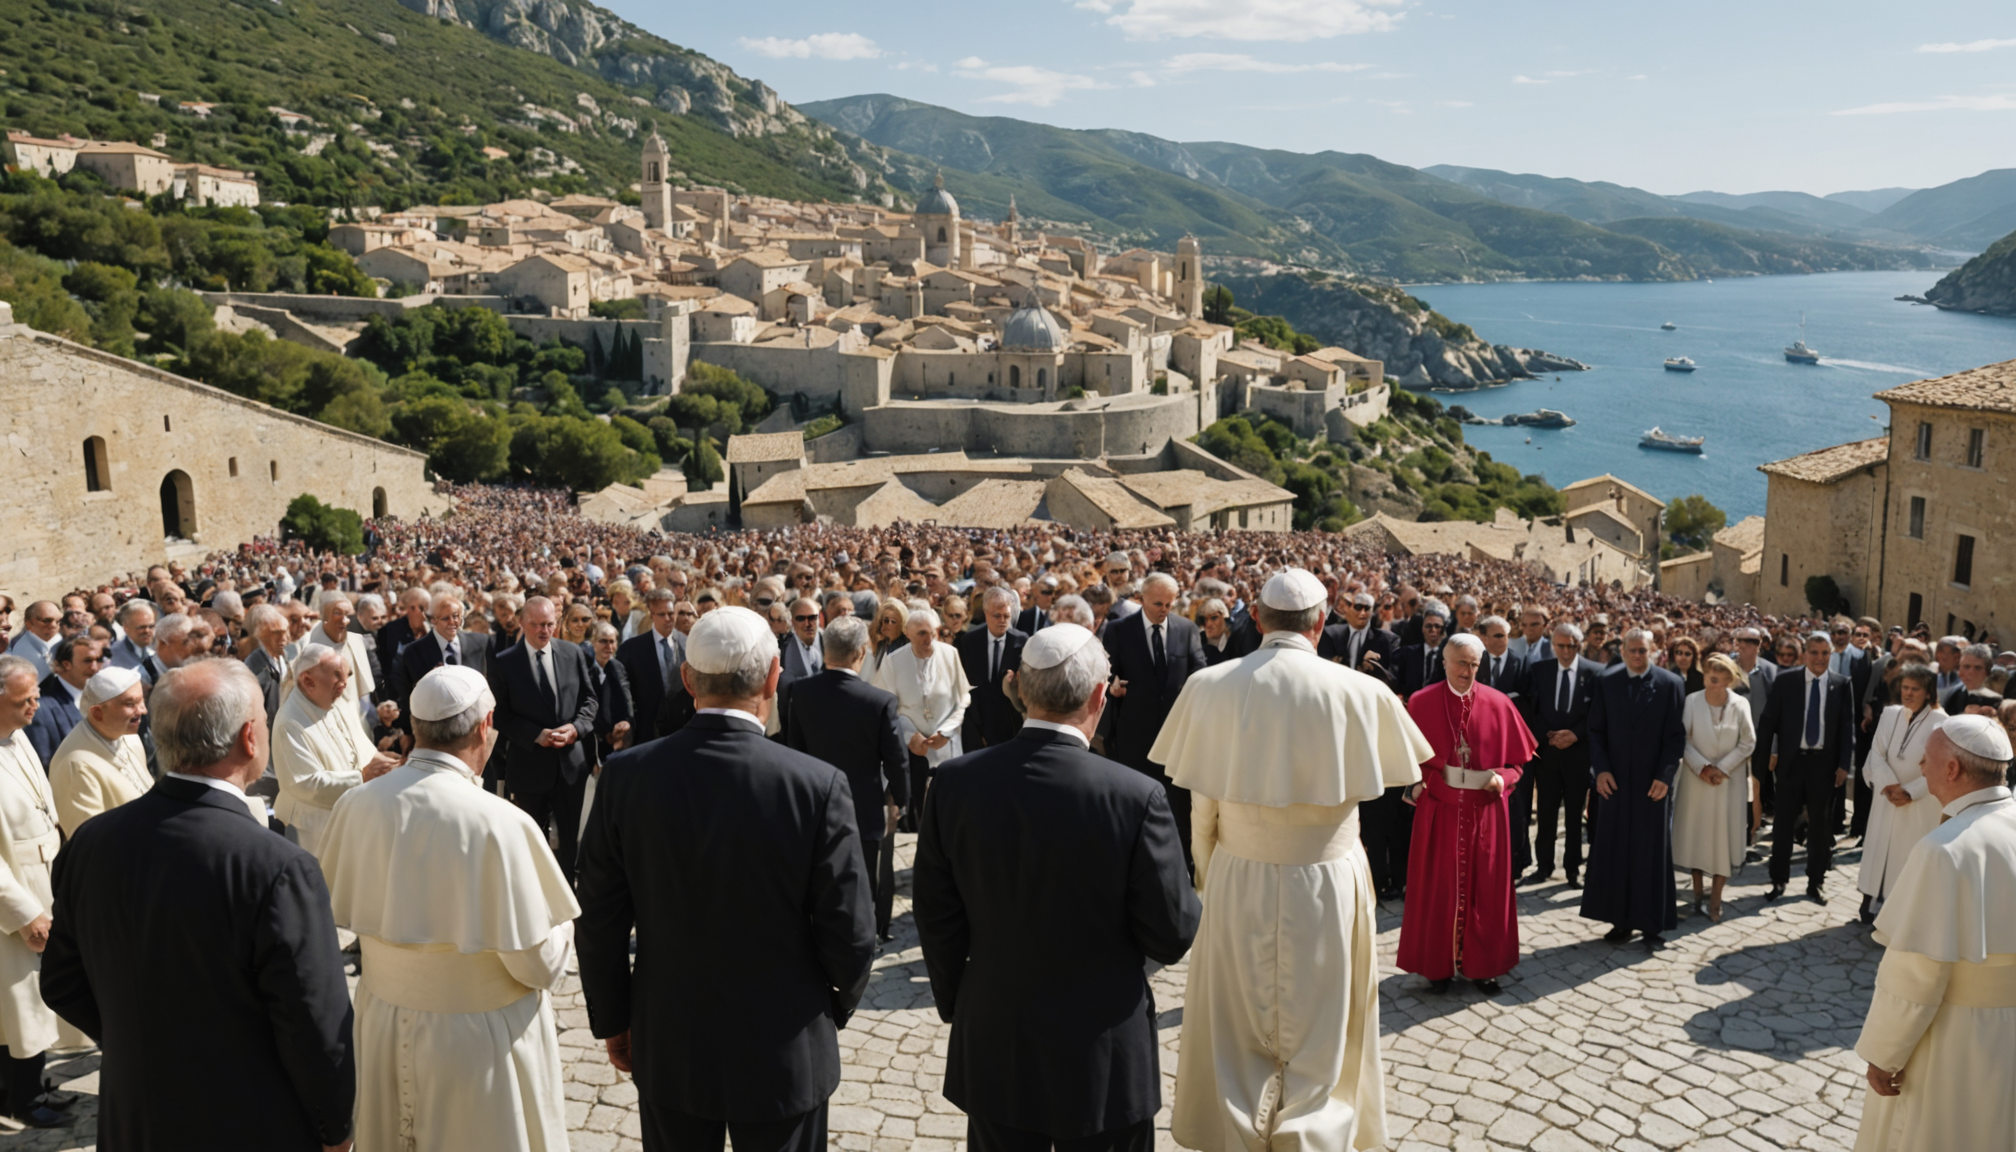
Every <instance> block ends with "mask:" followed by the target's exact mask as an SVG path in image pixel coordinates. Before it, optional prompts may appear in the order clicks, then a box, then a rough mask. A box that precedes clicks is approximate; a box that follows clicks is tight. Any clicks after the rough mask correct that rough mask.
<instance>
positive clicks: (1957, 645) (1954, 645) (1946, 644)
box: [1938, 636, 1967, 652]
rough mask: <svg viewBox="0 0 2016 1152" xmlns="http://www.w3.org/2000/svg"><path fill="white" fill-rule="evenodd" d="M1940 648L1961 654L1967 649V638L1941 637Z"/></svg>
mask: <svg viewBox="0 0 2016 1152" xmlns="http://www.w3.org/2000/svg"><path fill="white" fill-rule="evenodd" d="M1938 647H1940V648H1951V649H1953V650H1954V651H1955V652H1959V651H1962V650H1964V649H1965V648H1966V647H1967V638H1966V637H1965V636H1941V637H1939V644H1938Z"/></svg>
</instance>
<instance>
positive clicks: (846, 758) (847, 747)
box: [777, 615, 910, 941]
mask: <svg viewBox="0 0 2016 1152" xmlns="http://www.w3.org/2000/svg"><path fill="white" fill-rule="evenodd" d="M820 641H821V645H822V647H823V649H824V651H823V652H822V653H821V655H822V656H823V657H824V667H823V668H822V669H821V670H820V671H818V672H816V673H814V674H813V675H810V676H806V677H802V678H800V679H799V680H798V681H797V682H796V683H793V684H792V685H791V686H790V687H788V688H783V689H781V690H779V692H778V693H777V708H778V711H779V713H780V714H781V715H782V720H781V721H780V725H781V728H780V731H781V733H782V735H783V738H784V745H785V747H787V748H791V749H794V750H796V751H799V752H803V753H806V754H807V755H810V756H817V757H818V758H819V759H821V760H824V761H826V762H827V763H828V764H831V765H833V766H834V767H835V768H838V769H840V771H841V772H843V773H845V774H846V776H847V787H848V788H850V789H852V790H853V793H854V819H855V824H856V826H857V827H858V828H859V829H860V836H861V860H862V866H863V867H864V868H866V869H867V870H868V876H869V880H870V883H869V890H870V891H871V892H873V893H874V896H875V935H876V936H877V937H879V938H880V939H882V940H885V941H886V940H888V939H889V938H890V930H889V929H890V923H889V922H890V919H891V917H892V914H893V912H894V909H895V903H896V868H895V865H894V863H893V862H892V861H891V860H890V859H888V858H887V856H886V853H887V852H890V851H893V850H894V849H895V847H896V843H895V839H894V834H893V832H891V831H890V829H891V828H893V827H894V823H895V819H896V816H897V815H898V814H899V813H900V812H901V811H902V809H903V807H904V805H906V804H908V803H909V802H910V754H909V752H908V750H906V749H905V748H904V747H903V737H902V735H901V734H900V733H899V732H898V731H897V724H896V711H897V708H896V697H895V696H894V695H892V694H891V693H888V692H884V691H883V690H882V689H880V688H877V687H875V686H874V685H872V684H870V683H868V682H867V681H865V680H863V679H861V662H862V661H863V660H865V659H866V658H867V656H868V625H867V624H865V623H863V622H862V621H861V620H860V619H859V618H857V617H855V616H851V615H849V616H843V617H841V618H840V619H838V620H835V621H834V622H833V623H831V624H828V625H827V626H826V629H825V631H824V632H823V633H821V635H820Z"/></svg>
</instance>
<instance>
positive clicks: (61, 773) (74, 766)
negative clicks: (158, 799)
mask: <svg viewBox="0 0 2016 1152" xmlns="http://www.w3.org/2000/svg"><path fill="white" fill-rule="evenodd" d="M152 787H154V778H153V777H152V776H150V775H148V774H147V752H146V750H145V749H144V748H142V747H141V746H140V737H138V736H121V737H119V738H118V739H117V740H107V739H105V737H103V736H100V735H99V734H98V730H97V729H96V728H93V727H91V721H90V719H89V718H88V717H87V718H86V719H84V720H83V721H82V722H80V723H79V724H78V725H77V726H76V727H75V728H72V729H71V730H70V734H69V735H68V736H65V737H64V738H63V743H61V744H58V745H57V746H56V754H55V755H54V756H51V757H50V758H49V791H50V792H51V794H53V795H54V797H55V799H56V822H57V823H58V824H60V825H62V826H63V834H64V835H65V836H75V835H76V834H77V826H78V825H80V824H82V823H84V821H86V820H89V819H90V818H91V817H93V816H96V815H97V814H99V813H100V812H104V811H107V810H108V809H112V808H117V807H119V806H120V805H121V804H130V803H132V802H133V801H135V800H138V799H139V798H140V797H142V796H144V795H146V794H147V790H148V789H150V788H152Z"/></svg>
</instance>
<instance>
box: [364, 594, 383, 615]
mask: <svg viewBox="0 0 2016 1152" xmlns="http://www.w3.org/2000/svg"><path fill="white" fill-rule="evenodd" d="M372 609H376V610H378V611H380V612H383V611H385V598H384V597H383V596H380V595H379V594H378V593H376V592H366V593H364V594H363V595H362V596H359V597H357V611H359V612H369V611H371V610H372Z"/></svg>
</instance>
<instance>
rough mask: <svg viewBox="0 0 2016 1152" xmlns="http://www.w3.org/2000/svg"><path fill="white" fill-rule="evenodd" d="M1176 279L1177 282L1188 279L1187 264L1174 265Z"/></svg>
mask: <svg viewBox="0 0 2016 1152" xmlns="http://www.w3.org/2000/svg"><path fill="white" fill-rule="evenodd" d="M1176 279H1178V280H1188V279H1190V265H1188V264H1178V265H1176Z"/></svg>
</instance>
